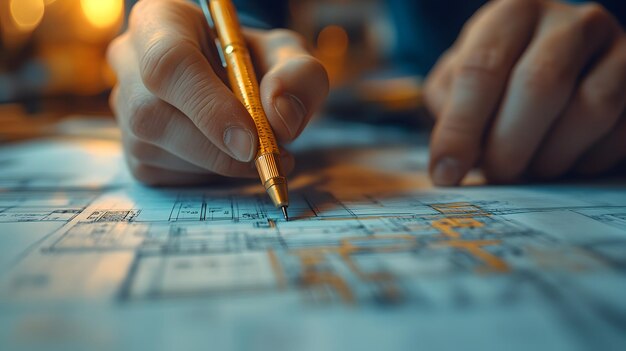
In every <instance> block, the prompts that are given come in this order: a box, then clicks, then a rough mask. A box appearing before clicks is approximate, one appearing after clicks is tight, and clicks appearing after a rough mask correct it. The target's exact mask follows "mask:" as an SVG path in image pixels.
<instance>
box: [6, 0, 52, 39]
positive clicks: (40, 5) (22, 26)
mask: <svg viewBox="0 0 626 351" xmlns="http://www.w3.org/2000/svg"><path fill="white" fill-rule="evenodd" d="M9 8H10V11H11V18H12V19H13V23H15V26H16V27H17V29H19V30H21V31H24V32H29V31H32V30H33V29H35V28H36V27H37V25H38V24H39V22H41V19H42V18H43V13H44V8H45V5H44V2H43V0H11V3H10V7H9Z"/></svg>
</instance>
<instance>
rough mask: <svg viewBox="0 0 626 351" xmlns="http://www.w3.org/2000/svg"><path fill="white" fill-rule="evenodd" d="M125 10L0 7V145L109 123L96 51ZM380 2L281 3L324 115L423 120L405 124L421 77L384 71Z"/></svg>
mask: <svg viewBox="0 0 626 351" xmlns="http://www.w3.org/2000/svg"><path fill="white" fill-rule="evenodd" d="M132 3H133V2H132V1H128V0H127V1H125V0H0V141H6V140H13V139H21V138H27V137H31V136H37V135H41V134H42V133H43V134H45V133H47V132H52V131H53V128H52V127H51V126H53V125H54V124H55V123H56V122H58V120H59V119H64V118H71V117H76V116H103V117H104V116H111V115H112V113H111V111H110V110H109V108H108V101H107V100H108V92H109V90H110V88H111V87H112V86H113V84H114V83H115V77H114V75H113V73H112V71H111V70H110V68H109V67H108V66H107V64H106V61H105V52H106V47H107V45H108V43H109V42H110V41H111V40H112V39H113V38H114V37H115V36H116V35H117V34H118V33H119V32H120V31H121V30H122V29H123V27H124V21H125V18H127V16H128V13H129V11H130V9H131V7H132ZM385 3H386V2H385V1H380V0H292V1H291V2H290V6H289V10H290V18H291V20H290V23H289V26H290V27H291V28H292V29H294V30H296V31H298V32H299V33H301V34H303V35H304V36H305V38H306V39H307V40H308V41H309V44H310V47H311V48H312V49H313V51H314V54H315V55H316V56H317V57H318V58H319V59H320V60H321V61H322V62H323V63H324V65H325V66H326V68H327V70H328V72H329V75H330V79H331V85H332V87H333V93H332V94H331V96H330V98H329V102H328V106H327V107H326V111H325V114H327V115H334V116H342V118H348V119H357V120H363V121H374V122H376V121H377V120H379V119H381V118H384V119H386V122H389V120H396V121H399V122H400V123H409V124H414V123H422V122H417V121H423V120H424V119H423V118H417V119H415V118H413V117H414V116H421V109H420V106H421V92H420V77H419V76H418V75H416V74H413V73H410V72H409V73H407V72H398V71H389V70H386V69H385V65H384V61H385V57H386V55H387V53H388V51H389V50H391V47H390V45H392V43H393V42H394V41H393V36H394V32H393V27H392V26H391V25H390V21H389V16H386V15H385V14H386V12H387V8H386V6H385ZM381 14H382V15H381ZM407 117H408V118H407ZM109 118H110V117H109Z"/></svg>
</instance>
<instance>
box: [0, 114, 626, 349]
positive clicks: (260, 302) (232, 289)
mask: <svg viewBox="0 0 626 351" xmlns="http://www.w3.org/2000/svg"><path fill="white" fill-rule="evenodd" d="M361 128H364V127H361ZM318 129H320V131H319V132H318V134H316V132H315V130H313V131H312V132H310V133H309V134H308V135H305V136H304V138H303V141H302V142H301V143H300V144H295V145H293V146H292V148H293V150H294V152H295V153H296V159H297V160H298V161H299V162H300V166H299V167H298V170H297V171H296V173H295V174H293V175H292V176H290V196H291V204H290V207H289V213H290V215H291V217H292V220H290V221H289V222H286V221H284V220H283V219H282V215H281V214H280V212H279V211H277V210H276V209H275V208H273V207H272V205H271V203H270V201H269V199H268V198H267V196H266V195H265V194H264V193H263V192H262V187H261V186H259V185H258V184H256V182H246V183H238V184H230V185H228V184H219V185H215V186H209V187H205V188H192V189H184V188H176V189H154V188H147V187H144V186H142V185H140V184H137V183H136V182H135V181H133V180H132V179H131V177H130V176H129V175H128V172H127V171H126V168H125V166H124V163H123V160H122V157H121V152H120V149H119V146H118V144H117V142H115V141H110V140H109V141H93V140H92V141H85V140H73V141H46V142H37V143H27V144H24V145H18V146H15V147H11V148H10V149H5V150H4V151H2V152H1V153H0V164H3V167H5V168H4V169H6V171H5V172H4V173H3V175H2V176H1V177H0V178H1V179H0V187H1V188H2V191H1V192H0V233H1V234H0V253H1V254H2V257H1V258H0V264H1V267H0V311H1V312H2V313H1V316H0V340H2V341H3V342H2V344H6V345H10V346H11V347H10V348H8V349H11V350H13V349H37V348H40V347H41V348H45V349H55V348H56V349H59V350H61V349H62V350H74V349H75V350H82V349H90V350H93V349H134V348H137V349H163V350H167V349H172V348H181V349H185V348H187V347H188V348H199V346H204V347H207V345H210V346H211V347H212V348H214V349H235V350H246V349H268V350H270V349H271V350H293V349H304V350H321V349H342V350H343V349H393V348H396V349H415V348H417V346H420V347H422V348H424V349H429V350H432V349H458V346H459V345H464V346H463V348H469V349H472V348H477V349H492V348H493V349H495V348H506V349H529V348H531V347H532V348H534V349H567V350H587V349H603V350H611V349H615V350H618V349H623V347H624V345H626V344H625V342H626V338H625V337H624V335H626V298H625V296H626V295H625V294H626V186H624V184H623V183H620V182H619V181H617V182H615V181H613V182H602V183H601V184H595V183H594V184H561V185H556V184H552V185H526V186H510V187H503V186H502V187H490V186H481V185H479V184H480V179H479V178H475V180H470V182H469V183H470V184H469V185H467V186H465V187H461V188H444V189H437V188H432V187H431V186H430V183H429V181H428V179H427V177H426V174H425V167H426V162H427V152H426V149H425V147H424V145H422V144H419V143H416V142H414V141H413V139H412V138H410V137H407V138H403V137H402V136H400V137H398V136H393V135H390V136H389V137H388V138H386V137H385V135H386V134H385V132H381V131H378V132H377V134H376V135H377V137H378V138H380V140H378V141H376V140H374V141H376V144H375V145H376V147H371V146H368V145H367V144H364V143H363V142H362V141H363V138H362V137H355V138H354V140H346V139H345V138H344V139H343V140H342V143H341V144H340V145H332V143H331V142H325V141H324V140H321V141H320V139H322V138H324V137H325V138H331V139H333V136H332V135H333V134H332V133H331V132H332V131H328V130H324V127H323V126H322V127H318ZM351 130H352V135H357V136H359V135H361V136H362V134H363V133H369V129H363V130H359V129H358V127H353V129H351ZM359 133H361V134H359ZM333 140H334V139H333ZM316 142H319V143H320V146H319V147H318V146H316V144H315V143H316ZM311 145H312V146H311ZM329 145H330V146H329ZM324 148H332V149H333V151H332V152H324V150H325V149H324ZM316 150H322V152H321V153H322V154H325V155H326V156H320V153H319V152H316ZM28 155H30V156H29V157H25V156H28ZM55 157H56V159H55ZM55 163H58V164H64V165H66V166H65V167H59V166H54V164H55Z"/></svg>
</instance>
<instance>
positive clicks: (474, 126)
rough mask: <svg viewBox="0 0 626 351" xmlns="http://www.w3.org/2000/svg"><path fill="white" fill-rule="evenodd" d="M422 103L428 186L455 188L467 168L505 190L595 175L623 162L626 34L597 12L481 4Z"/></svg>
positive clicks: (497, 0)
mask: <svg viewBox="0 0 626 351" xmlns="http://www.w3.org/2000/svg"><path fill="white" fill-rule="evenodd" d="M425 95H426V103H427V106H428V108H429V110H430V111H431V112H432V113H433V115H434V116H435V117H436V124H435V129H434V131H433V134H432V137H431V162H430V172H431V176H432V177H433V181H434V182H435V184H439V185H457V184H459V183H460V182H461V180H462V179H463V177H464V176H465V175H466V174H467V172H468V171H469V170H470V169H471V168H473V167H475V166H479V167H480V168H481V169H482V170H483V172H484V174H485V175H486V177H487V179H488V180H489V181H491V182H495V183H508V182H516V181H519V180H523V179H525V178H536V179H555V178H558V177H560V176H563V175H565V174H568V173H582V174H590V175H592V174H600V173H603V172H606V171H608V170H610V169H611V168H613V167H614V166H616V165H617V164H618V163H620V162H622V161H624V160H625V159H626V35H625V34H624V31H623V29H622V28H621V27H620V25H619V23H618V22H617V21H616V20H615V18H614V17H613V16H612V15H611V14H610V13H608V12H607V11H606V10H605V9H604V8H602V7H601V6H599V5H597V4H593V3H591V4H585V5H570V4H564V3H560V2H556V1H549V0H494V1H491V2H489V3H488V4H487V5H485V6H484V7H483V8H482V9H481V10H479V11H478V12H477V13H476V14H475V15H474V16H473V18H472V19H470V21H468V23H467V24H466V25H465V27H464V29H463V31H462V33H461V35H460V36H459V38H458V40H457V41H456V43H455V44H454V45H453V46H452V48H450V50H449V51H448V52H447V53H446V54H444V55H443V56H442V57H441V59H440V60H439V62H438V63H437V65H436V66H435V68H434V69H433V71H432V72H431V74H430V75H429V77H428V79H427V82H426V87H425Z"/></svg>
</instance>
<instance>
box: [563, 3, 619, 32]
mask: <svg viewBox="0 0 626 351" xmlns="http://www.w3.org/2000/svg"><path fill="white" fill-rule="evenodd" d="M577 14H578V16H577V17H576V20H575V21H573V22H572V26H573V27H574V28H575V29H578V30H579V31H580V32H581V33H583V34H584V35H585V36H586V37H587V38H594V37H597V36H596V35H593V34H594V33H604V32H607V31H608V29H609V28H610V27H611V26H612V24H613V17H612V16H611V14H610V13H609V12H608V11H607V10H606V9H605V8H604V7H603V6H602V5H600V4H598V3H595V2H592V3H586V4H583V5H580V6H579V7H578V11H577Z"/></svg>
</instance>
